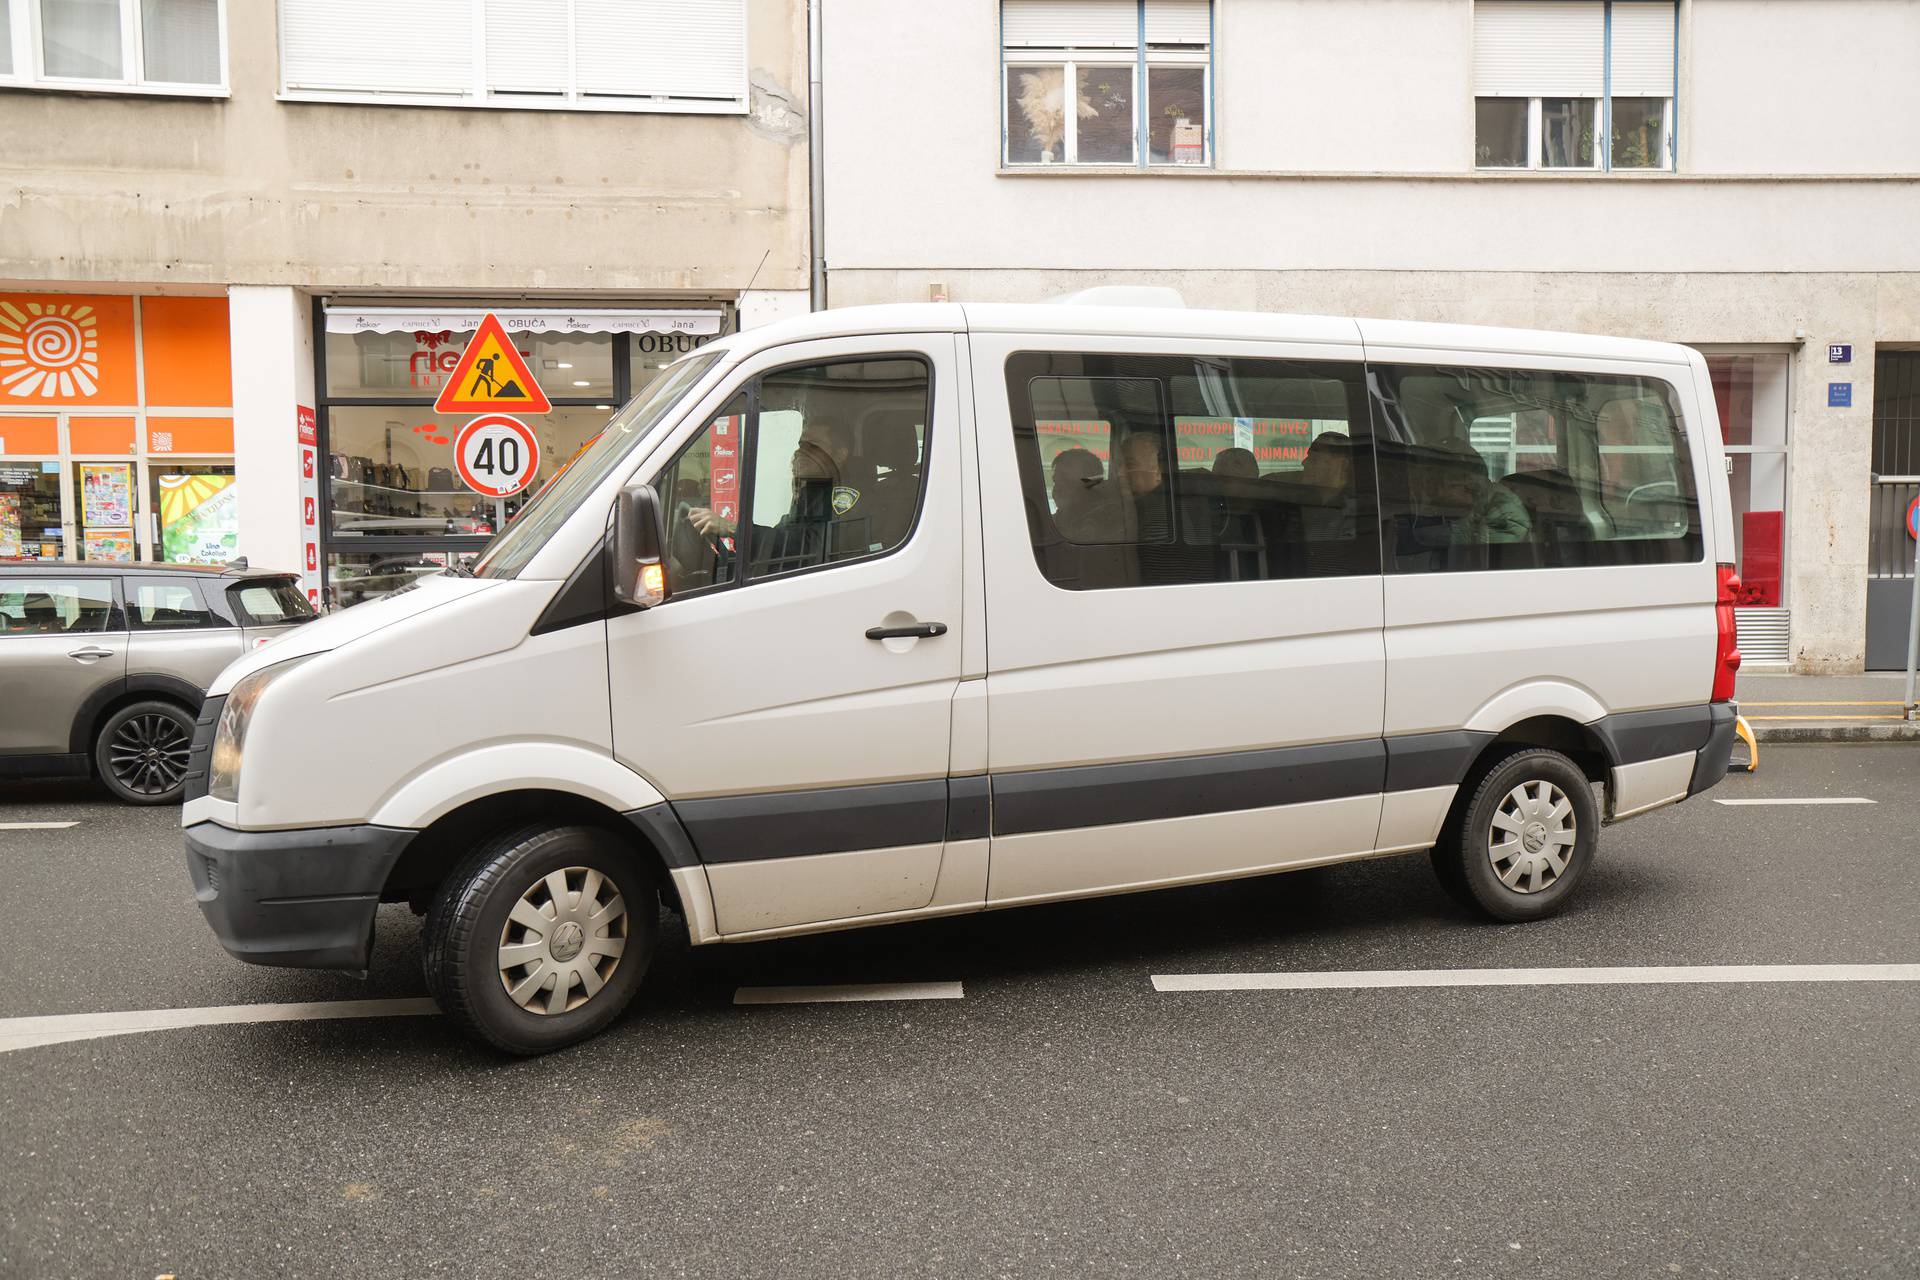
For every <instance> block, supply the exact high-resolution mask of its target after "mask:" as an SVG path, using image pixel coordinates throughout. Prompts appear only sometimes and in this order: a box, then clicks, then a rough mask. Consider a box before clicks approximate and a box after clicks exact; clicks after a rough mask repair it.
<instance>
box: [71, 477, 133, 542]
mask: <svg viewBox="0 0 1920 1280" xmlns="http://www.w3.org/2000/svg"><path fill="white" fill-rule="evenodd" d="M80 523H81V524H83V525H85V526H86V527H87V528H89V529H91V528H95V527H96V526H97V527H100V528H120V527H124V526H127V525H131V524H132V523H133V468H132V467H130V466H128V465H127V464H126V463H124V462H104V463H103V462H83V463H81V464H80Z"/></svg>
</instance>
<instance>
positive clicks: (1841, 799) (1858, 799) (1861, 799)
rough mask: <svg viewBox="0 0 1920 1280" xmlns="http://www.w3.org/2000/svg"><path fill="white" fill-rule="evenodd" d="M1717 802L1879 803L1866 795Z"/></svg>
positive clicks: (1779, 797) (1724, 802)
mask: <svg viewBox="0 0 1920 1280" xmlns="http://www.w3.org/2000/svg"><path fill="white" fill-rule="evenodd" d="M1714 803H1715V804H1736V805H1737V804H1878V803H1879V801H1877V800H1869V799H1867V798H1866V797H1865V796H1805V797H1799V798H1794V797H1790V796H1775V797H1768V798H1766V799H1760V800H1715V801H1714Z"/></svg>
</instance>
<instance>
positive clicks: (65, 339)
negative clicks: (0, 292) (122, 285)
mask: <svg viewBox="0 0 1920 1280" xmlns="http://www.w3.org/2000/svg"><path fill="white" fill-rule="evenodd" d="M97 327H98V326H97V324H96V322H95V320H94V315H93V308H92V307H89V306H76V305H72V304H69V305H67V306H60V307H55V306H41V305H40V304H39V303H37V302H29V303H28V304H27V310H26V311H22V310H20V308H18V307H16V306H14V305H13V304H12V303H10V302H0V388H5V390H6V392H7V394H8V395H12V396H30V395H33V394H35V393H36V392H37V393H39V394H41V395H47V396H53V395H60V396H90V395H92V394H93V393H94V392H95V391H98V390H99V389H100V382H99V379H100V338H99V335H98V334H96V333H95V332H94V330H95V329H96V328H97Z"/></svg>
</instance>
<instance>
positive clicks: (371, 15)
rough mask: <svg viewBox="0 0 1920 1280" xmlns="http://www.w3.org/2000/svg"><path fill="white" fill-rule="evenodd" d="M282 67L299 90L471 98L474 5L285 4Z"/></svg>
mask: <svg viewBox="0 0 1920 1280" xmlns="http://www.w3.org/2000/svg"><path fill="white" fill-rule="evenodd" d="M280 61H281V74H282V76H283V77H284V78H285V83H286V87H287V88H288V89H289V90H294V91H298V90H302V89H322V90H326V89H332V90H339V91H343V92H348V93H423V94H431V93H465V92H468V91H470V90H471V89H472V88H473V4H472V0H409V2H408V3H406V4H394V3H392V2H391V0H285V3H283V4H282V5H281V7H280Z"/></svg>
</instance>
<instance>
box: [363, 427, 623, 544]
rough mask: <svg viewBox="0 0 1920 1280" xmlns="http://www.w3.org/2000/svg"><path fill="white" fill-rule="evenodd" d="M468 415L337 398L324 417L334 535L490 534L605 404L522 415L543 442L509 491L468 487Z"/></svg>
mask: <svg viewBox="0 0 1920 1280" xmlns="http://www.w3.org/2000/svg"><path fill="white" fill-rule="evenodd" d="M471 420H472V415H470V414H439V413H435V412H433V409H432V407H431V406H427V405H422V406H419V407H407V406H391V407H389V406H379V405H345V404H342V405H335V406H333V407H332V408H331V409H329V411H328V414H327V428H328V430H327V474H328V476H329V478H330V479H329V484H328V493H329V494H330V507H331V513H332V521H333V524H332V530H333V536H334V537H335V538H364V537H392V538H419V537H445V536H453V537H460V536H468V537H490V536H492V535H493V534H494V533H496V532H498V531H499V529H500V528H501V527H502V524H503V523H504V521H505V520H508V519H511V518H512V517H513V514H514V513H515V512H516V511H518V510H519V509H520V507H521V505H522V504H523V503H524V502H525V501H526V500H527V499H528V498H530V497H532V495H533V494H534V493H535V492H537V491H538V490H539V488H540V486H541V485H543V484H545V483H546V482H547V480H548V479H550V478H551V477H552V476H554V475H555V474H557V473H558V472H559V470H560V468H561V467H563V466H565V465H566V462H567V460H568V459H569V458H571V457H573V455H574V454H575V453H577V452H579V450H580V449H581V448H582V447H583V446H584V445H586V443H587V442H588V441H590V440H591V439H593V437H594V435H595V434H597V433H598V432H599V430H600V428H601V427H603V426H605V425H606V421H607V410H606V409H604V408H594V407H579V408H555V409H554V410H553V412H551V413H545V414H529V415H527V416H526V417H525V418H524V419H523V421H525V422H526V423H527V425H528V426H530V427H532V428H533V429H534V433H535V435H536V436H537V438H538V439H539V441H540V469H539V470H538V471H537V472H535V473H534V478H533V482H532V483H531V484H530V485H529V486H528V487H527V488H526V489H524V490H522V491H521V492H520V493H518V494H515V495H514V496H513V497H511V498H505V499H493V498H486V497H482V496H481V495H480V494H478V493H476V492H475V491H474V490H472V489H470V488H468V487H467V486H466V485H465V484H463V483H462V482H461V480H460V478H459V474H458V472H457V471H456V470H455V467H454V456H453V444H454V440H455V438H456V437H457V436H458V435H459V433H460V428H461V427H463V426H465V425H466V424H467V423H468V422H469V421H471Z"/></svg>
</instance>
